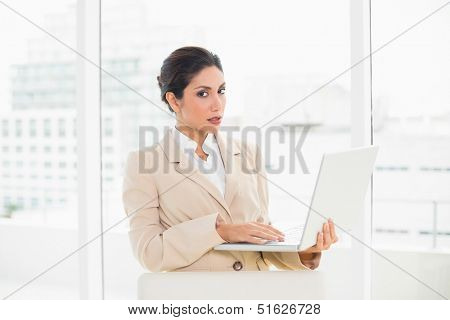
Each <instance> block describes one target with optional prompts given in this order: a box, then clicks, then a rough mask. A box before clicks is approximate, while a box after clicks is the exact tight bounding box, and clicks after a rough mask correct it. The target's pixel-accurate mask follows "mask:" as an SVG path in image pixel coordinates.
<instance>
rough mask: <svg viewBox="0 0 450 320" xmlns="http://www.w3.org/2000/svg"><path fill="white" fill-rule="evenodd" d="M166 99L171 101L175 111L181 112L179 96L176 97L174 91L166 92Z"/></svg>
mask: <svg viewBox="0 0 450 320" xmlns="http://www.w3.org/2000/svg"><path fill="white" fill-rule="evenodd" d="M166 100H167V102H169V104H170V107H171V108H172V110H173V111H175V112H176V113H178V112H180V103H179V100H178V99H177V97H175V95H174V94H173V92H170V91H168V92H166Z"/></svg>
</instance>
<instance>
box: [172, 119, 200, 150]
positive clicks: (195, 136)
mask: <svg viewBox="0 0 450 320" xmlns="http://www.w3.org/2000/svg"><path fill="white" fill-rule="evenodd" d="M176 128H177V129H178V131H180V132H182V133H183V134H184V135H186V136H188V137H189V138H191V139H192V140H194V141H195V142H196V143H197V149H200V150H202V146H203V142H204V141H205V139H206V136H207V134H208V133H207V132H204V131H199V130H196V129H193V128H190V127H188V126H187V125H184V124H181V123H178V122H177V124H176Z"/></svg>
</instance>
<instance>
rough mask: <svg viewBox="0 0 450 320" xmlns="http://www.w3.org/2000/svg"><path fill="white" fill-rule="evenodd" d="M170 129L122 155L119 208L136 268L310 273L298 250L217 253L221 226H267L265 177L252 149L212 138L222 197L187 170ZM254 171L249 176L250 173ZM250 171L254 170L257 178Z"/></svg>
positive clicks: (255, 149)
mask: <svg viewBox="0 0 450 320" xmlns="http://www.w3.org/2000/svg"><path fill="white" fill-rule="evenodd" d="M172 130H173V128H171V129H168V130H166V132H165V135H164V137H163V138H162V139H161V141H159V143H156V144H155V145H153V146H151V147H147V148H145V149H142V150H138V151H134V152H131V153H130V154H129V155H128V159H127V163H126V166H125V173H124V181H123V204H124V208H125V212H126V214H127V215H128V216H129V223H130V229H129V238H130V242H131V246H132V250H133V253H134V255H135V257H136V258H137V259H138V261H139V262H140V264H141V265H142V266H143V267H144V268H146V269H148V270H150V271H152V272H158V271H239V270H241V271H256V270H268V269H269V266H270V265H274V266H275V267H276V268H278V269H282V270H300V269H308V268H307V267H306V266H304V265H303V264H302V263H301V261H300V258H299V256H298V254H297V253H296V252H283V253H272V252H247V251H216V250H213V247H214V246H216V245H218V244H221V243H224V242H225V241H224V240H223V239H222V238H221V237H220V235H219V234H218V233H217V231H216V227H215V224H216V218H217V215H218V214H220V215H221V217H222V218H223V219H224V220H225V221H226V223H245V222H252V221H257V222H261V223H270V221H269V217H268V203H269V197H268V188H267V180H265V179H264V177H265V175H266V173H265V169H264V166H263V165H262V164H263V160H262V157H261V155H260V151H259V148H258V147H257V146H256V145H252V144H248V143H244V142H241V141H239V140H237V139H234V138H233V139H230V138H227V137H226V136H225V134H224V133H221V132H220V130H219V132H218V133H217V134H216V139H217V142H218V145H219V149H220V152H221V155H222V158H223V162H224V166H225V181H226V187H225V196H222V194H221V192H220V191H219V190H218V189H217V187H216V186H215V185H214V184H213V183H212V182H211V181H210V180H209V179H208V177H206V176H205V175H204V174H202V173H201V172H200V171H199V170H198V169H197V168H196V167H195V166H193V165H191V164H190V162H189V160H188V157H187V156H186V155H185V154H184V153H183V151H182V150H181V148H180V146H179V145H178V144H177V142H176V140H175V139H174V136H173V133H172ZM251 171H254V173H250V172H251ZM256 172H259V173H260V174H261V175H263V177H261V176H260V175H259V174H257V173H256Z"/></svg>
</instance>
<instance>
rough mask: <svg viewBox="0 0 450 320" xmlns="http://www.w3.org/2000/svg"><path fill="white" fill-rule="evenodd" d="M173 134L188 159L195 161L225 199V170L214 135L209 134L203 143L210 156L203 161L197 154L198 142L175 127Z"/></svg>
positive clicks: (204, 149)
mask: <svg viewBox="0 0 450 320" xmlns="http://www.w3.org/2000/svg"><path fill="white" fill-rule="evenodd" d="M172 132H173V133H174V137H175V139H176V140H177V142H178V144H179V146H180V147H181V149H182V150H183V151H184V152H185V154H186V156H187V158H188V159H189V160H190V161H193V163H194V165H195V166H196V167H197V168H198V169H199V171H200V172H201V173H202V174H204V175H205V176H206V177H208V178H209V179H210V180H211V181H212V183H214V185H215V186H216V187H217V189H219V191H220V192H221V193H222V196H224V197H225V168H224V165H223V161H222V155H221V154H220V149H219V145H218V144H217V140H216V137H215V136H214V134H212V133H208V135H207V136H206V138H205V141H204V142H203V145H202V149H203V151H205V153H206V154H208V158H207V159H206V160H203V159H202V158H200V157H199V156H198V155H197V154H196V153H195V150H196V149H197V142H195V141H194V140H192V139H191V138H189V137H188V136H186V135H184V134H183V133H182V132H181V131H179V130H178V129H177V127H176V126H174V128H173V130H172Z"/></svg>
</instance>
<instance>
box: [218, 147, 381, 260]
mask: <svg viewBox="0 0 450 320" xmlns="http://www.w3.org/2000/svg"><path fill="white" fill-rule="evenodd" d="M378 148H379V147H378V146H369V147H360V148H353V149H350V150H347V151H342V152H334V153H325V154H324V155H323V157H322V162H321V164H320V169H319V173H318V175H317V179H316V185H315V188H314V192H313V196H312V199H311V203H310V206H309V208H308V214H307V217H306V221H298V222H294V223H292V222H291V223H290V224H291V225H290V226H289V227H288V228H277V226H276V225H273V226H274V227H275V228H277V229H278V230H280V231H282V232H283V233H284V234H285V237H284V241H272V240H269V241H268V242H266V243H264V244H253V243H247V242H239V243H223V244H220V245H217V246H215V247H214V250H231V251H269V252H298V251H303V250H305V249H307V248H309V247H311V246H313V245H315V244H316V240H317V233H318V232H320V231H322V226H323V223H324V222H326V221H327V219H328V218H332V219H333V222H334V223H335V225H336V227H337V229H343V230H345V231H347V232H351V230H352V229H353V228H354V225H355V223H356V221H357V220H358V218H359V217H360V215H361V213H362V212H363V210H364V200H365V195H366V192H367V189H368V186H369V182H370V178H371V176H372V172H373V167H374V164H375V159H376V156H377V154H378Z"/></svg>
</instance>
